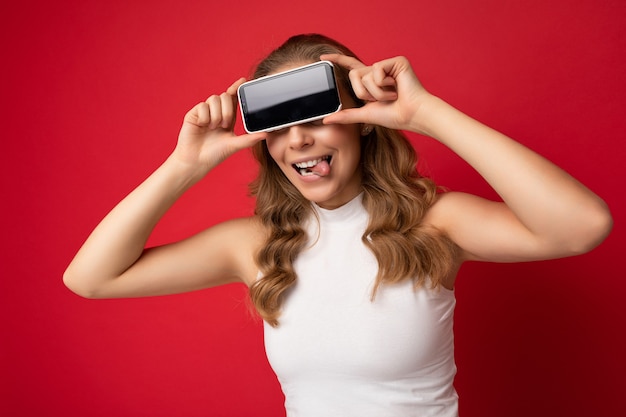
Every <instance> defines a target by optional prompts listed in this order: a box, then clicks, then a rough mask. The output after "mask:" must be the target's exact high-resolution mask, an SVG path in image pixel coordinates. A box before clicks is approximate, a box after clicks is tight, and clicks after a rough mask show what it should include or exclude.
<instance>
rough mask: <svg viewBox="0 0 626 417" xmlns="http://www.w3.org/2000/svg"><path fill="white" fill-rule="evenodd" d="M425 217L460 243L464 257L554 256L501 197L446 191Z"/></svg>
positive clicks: (513, 258) (521, 258)
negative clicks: (499, 199) (488, 197)
mask: <svg viewBox="0 0 626 417" xmlns="http://www.w3.org/2000/svg"><path fill="white" fill-rule="evenodd" d="M424 221H425V222H426V223H427V224H431V225H432V226H434V227H436V228H437V229H439V230H441V231H442V232H444V233H446V235H448V236H449V237H450V239H452V241H454V243H456V244H457V245H458V247H459V248H460V249H461V254H460V256H461V261H469V260H474V261H487V262H521V261H532V260H538V259H547V258H549V257H550V256H549V255H550V253H551V252H550V250H549V248H546V245H545V244H544V243H543V242H542V241H541V239H538V238H537V237H536V236H535V235H533V233H532V232H531V231H530V230H529V229H528V228H527V227H526V226H525V225H524V224H523V223H522V222H521V221H520V219H519V218H518V217H517V216H516V215H515V214H514V213H513V211H511V210H510V208H509V207H508V206H507V205H506V204H505V203H503V202H500V201H492V200H488V199H485V198H482V197H479V196H475V195H472V194H467V193H461V192H448V193H444V194H441V195H440V196H439V197H438V200H437V201H436V202H435V204H433V205H432V207H431V208H430V209H429V211H428V213H427V215H426V218H425V220H424ZM546 254H547V255H546Z"/></svg>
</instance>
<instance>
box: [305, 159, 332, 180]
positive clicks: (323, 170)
mask: <svg viewBox="0 0 626 417" xmlns="http://www.w3.org/2000/svg"><path fill="white" fill-rule="evenodd" d="M309 170H311V172H312V173H313V174H315V175H317V176H318V177H325V176H326V175H328V173H329V172H330V165H328V161H326V160H323V161H322V162H320V163H319V164H317V165H315V166H313V167H311V168H309Z"/></svg>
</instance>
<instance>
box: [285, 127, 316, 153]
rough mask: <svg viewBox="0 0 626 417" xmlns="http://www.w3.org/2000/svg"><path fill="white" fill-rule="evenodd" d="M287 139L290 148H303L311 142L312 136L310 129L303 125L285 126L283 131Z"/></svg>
mask: <svg viewBox="0 0 626 417" xmlns="http://www.w3.org/2000/svg"><path fill="white" fill-rule="evenodd" d="M285 135H286V136H287V141H288V143H289V147H290V148H291V149H296V150H298V149H303V148H306V147H307V146H311V145H312V144H313V141H314V139H313V136H311V130H310V129H306V128H305V127H304V126H303V125H295V126H290V127H288V128H287V131H286V132H285Z"/></svg>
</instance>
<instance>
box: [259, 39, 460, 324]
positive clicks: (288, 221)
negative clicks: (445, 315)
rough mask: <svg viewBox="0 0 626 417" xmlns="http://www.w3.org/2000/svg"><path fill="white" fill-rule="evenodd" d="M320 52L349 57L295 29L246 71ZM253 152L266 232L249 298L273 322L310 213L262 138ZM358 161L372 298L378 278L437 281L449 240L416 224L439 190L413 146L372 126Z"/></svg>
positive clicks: (342, 76)
mask: <svg viewBox="0 0 626 417" xmlns="http://www.w3.org/2000/svg"><path fill="white" fill-rule="evenodd" d="M328 53H339V54H344V55H348V56H355V54H354V53H352V51H350V50H349V49H348V48H347V47H345V46H344V45H342V44H340V43H338V42H337V41H335V40H333V39H330V38H328V37H326V36H323V35H319V34H304V35H296V36H293V37H291V38H289V39H288V40H287V41H286V42H285V43H284V44H283V45H281V46H280V47H278V48H277V49H275V50H274V51H272V52H271V53H270V54H269V55H268V56H267V57H266V58H265V59H264V60H263V61H261V63H260V64H259V65H258V66H257V68H256V71H255V72H254V75H253V77H254V78H258V77H262V76H264V75H268V74H270V73H272V72H273V71H275V70H276V69H277V68H279V67H283V66H285V65H287V64H299V63H303V62H315V61H319V57H320V55H322V54H328ZM335 68H336V77H337V82H338V83H339V84H340V85H341V86H342V88H344V89H345V90H346V91H348V92H349V93H350V95H351V96H352V98H353V99H354V101H355V103H357V106H362V105H363V104H364V103H363V101H362V100H360V99H359V98H357V97H356V95H355V94H354V91H353V90H352V87H351V85H350V81H349V77H348V73H347V71H346V70H345V69H343V68H340V67H338V66H335ZM253 154H254V157H255V158H256V159H257V161H258V162H259V166H260V169H259V173H258V176H257V178H256V179H255V180H254V181H253V182H252V183H251V184H250V190H251V193H252V194H253V195H254V196H256V209H255V214H256V215H257V216H258V217H259V219H260V220H261V222H262V224H263V225H264V226H265V227H266V228H267V231H268V236H267V239H266V241H265V244H264V245H263V247H262V249H261V250H260V251H259V253H258V254H257V256H256V262H257V264H258V266H259V268H260V270H261V272H262V274H263V276H262V277H261V278H260V279H258V280H257V281H256V282H255V283H254V284H253V285H252V286H251V287H250V298H251V300H252V302H253V304H254V306H255V307H256V310H257V312H258V313H259V314H260V315H261V317H262V318H263V319H264V320H265V321H266V322H268V323H269V324H270V325H272V326H277V325H278V319H279V316H280V309H281V305H282V302H283V299H284V296H285V291H286V290H287V289H289V288H290V287H291V286H292V285H293V284H294V283H295V282H296V279H297V276H296V272H295V270H294V267H293V261H294V260H295V259H296V257H297V256H298V254H299V253H300V252H301V251H302V250H303V249H304V248H305V246H306V244H307V242H308V237H307V235H306V232H305V230H304V229H303V227H302V224H303V222H304V220H306V219H307V218H308V216H311V215H313V213H314V211H313V209H312V206H311V203H310V202H309V201H308V200H306V199H305V198H304V197H303V196H302V195H301V194H300V192H299V191H298V190H297V189H296V187H295V186H294V185H293V184H291V182H290V181H289V180H288V179H287V177H286V176H285V175H284V174H283V172H282V171H281V170H280V168H279V167H278V165H277V164H276V163H275V162H274V160H273V159H272V157H271V156H270V154H269V151H268V149H267V146H266V144H265V141H262V142H259V143H258V144H257V145H256V146H255V147H254V148H253ZM360 165H361V169H362V188H363V205H364V206H365V209H366V210H367V212H368V213H369V216H370V220H369V225H368V227H367V229H366V230H365V233H364V234H363V237H362V241H363V243H364V244H365V245H366V246H367V247H368V248H369V249H370V250H371V251H372V252H373V253H374V255H375V256H376V259H377V261H378V275H377V277H376V283H375V287H374V292H373V293H372V299H373V298H374V297H375V294H376V291H377V289H378V288H379V287H380V285H382V284H384V283H397V282H400V281H404V280H406V279H412V280H413V281H414V285H415V286H416V287H418V286H421V285H423V284H425V283H426V282H427V281H428V283H429V285H430V286H432V287H433V288H436V287H438V286H440V285H441V282H442V280H443V278H444V277H445V276H446V275H447V274H448V273H449V272H450V270H451V268H452V267H453V265H454V256H455V252H456V246H455V245H454V244H453V243H452V242H451V241H450V239H448V238H447V237H446V236H444V235H442V234H441V233H438V232H437V231H436V230H433V229H432V228H427V227H426V226H424V225H423V224H422V220H423V218H424V215H425V214H426V211H427V210H428V208H429V207H430V206H431V205H432V204H433V203H434V201H435V199H436V197H437V193H438V191H439V189H438V187H437V186H436V185H435V184H434V182H433V181H432V180H430V179H428V178H426V177H423V176H421V175H420V174H419V173H418V171H417V168H416V165H417V154H416V152H415V149H414V148H413V146H412V145H411V144H410V143H409V141H408V140H407V138H406V137H405V136H404V135H403V134H402V133H401V132H399V131H397V130H392V129H388V128H385V127H381V126H376V127H375V129H374V130H373V131H372V132H371V133H369V134H368V135H367V136H365V137H363V138H362V139H361V161H360Z"/></svg>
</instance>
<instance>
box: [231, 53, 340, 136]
mask: <svg viewBox="0 0 626 417" xmlns="http://www.w3.org/2000/svg"><path fill="white" fill-rule="evenodd" d="M239 95H240V102H241V106H242V113H243V117H244V123H245V125H246V129H247V130H248V131H261V130H272V129H276V128H280V127H281V126H284V125H291V124H295V123H297V122H300V121H302V122H304V121H309V120H311V119H315V118H319V117H320V116H324V115H327V114H330V113H332V112H334V111H337V110H338V109H339V106H340V104H341V103H340V101H339V94H338V92H337V88H336V83H335V77H334V74H333V69H332V66H331V65H329V64H326V63H320V64H317V65H314V66H307V67H304V68H299V69H296V70H293V71H289V72H287V73H285V74H277V75H276V76H272V77H269V78H264V79H259V80H256V81H251V82H249V83H247V84H244V85H243V86H242V88H240V90H239Z"/></svg>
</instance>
